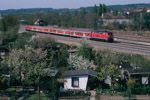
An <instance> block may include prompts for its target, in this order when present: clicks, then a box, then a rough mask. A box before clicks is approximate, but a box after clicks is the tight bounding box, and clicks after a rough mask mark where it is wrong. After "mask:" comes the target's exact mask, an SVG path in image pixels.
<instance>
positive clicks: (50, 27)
mask: <svg viewBox="0 0 150 100" xmlns="http://www.w3.org/2000/svg"><path fill="white" fill-rule="evenodd" d="M33 27H42V28H51V29H58V30H61V29H62V30H71V31H84V32H109V31H95V30H84V29H68V28H56V27H47V26H33Z"/></svg>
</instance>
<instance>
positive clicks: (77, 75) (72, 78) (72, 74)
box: [64, 70, 97, 90]
mask: <svg viewBox="0 0 150 100" xmlns="http://www.w3.org/2000/svg"><path fill="white" fill-rule="evenodd" d="M91 79H97V72H95V71H93V70H70V71H66V72H64V90H76V89H78V90H89V89H91V87H92V86H91V85H89V83H91V82H93V81H90V80H91ZM92 84H93V86H94V83H92Z"/></svg>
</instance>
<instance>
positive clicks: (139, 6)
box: [107, 3, 150, 10]
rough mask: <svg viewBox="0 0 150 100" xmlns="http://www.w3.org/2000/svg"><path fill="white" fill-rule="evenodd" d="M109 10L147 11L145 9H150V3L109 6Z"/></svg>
mask: <svg viewBox="0 0 150 100" xmlns="http://www.w3.org/2000/svg"><path fill="white" fill-rule="evenodd" d="M107 7H108V9H111V10H128V9H145V8H150V3H149V4H144V3H143V4H142V3H141V4H128V5H110V6H107Z"/></svg>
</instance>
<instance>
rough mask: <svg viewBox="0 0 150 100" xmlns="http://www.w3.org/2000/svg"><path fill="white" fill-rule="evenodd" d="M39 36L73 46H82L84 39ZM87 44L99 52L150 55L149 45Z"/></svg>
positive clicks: (90, 41)
mask: <svg viewBox="0 0 150 100" xmlns="http://www.w3.org/2000/svg"><path fill="white" fill-rule="evenodd" d="M37 35H39V36H40V37H41V36H49V37H51V38H54V39H55V40H56V41H58V42H62V43H66V44H73V45H80V41H81V40H83V38H73V37H65V36H58V35H51V34H41V33H37ZM87 43H88V44H90V45H92V46H93V47H94V48H95V49H97V50H99V49H110V50H114V51H119V52H127V53H135V54H142V55H150V46H148V45H141V44H133V43H126V42H116V43H108V42H103V41H93V40H87Z"/></svg>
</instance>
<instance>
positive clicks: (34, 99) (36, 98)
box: [27, 94, 50, 100]
mask: <svg viewBox="0 0 150 100" xmlns="http://www.w3.org/2000/svg"><path fill="white" fill-rule="evenodd" d="M27 100H50V98H48V97H47V95H46V94H40V95H38V94H34V95H31V96H30V97H29V98H28V99H27Z"/></svg>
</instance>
